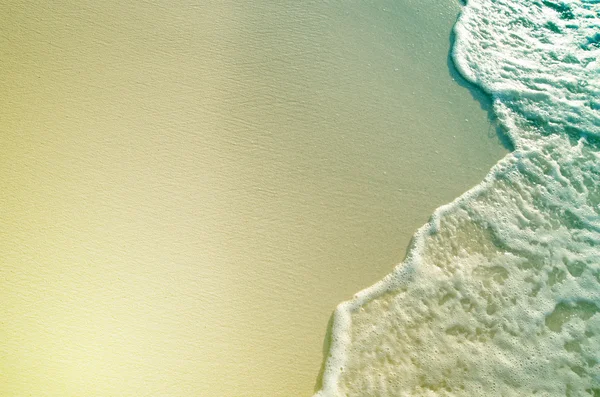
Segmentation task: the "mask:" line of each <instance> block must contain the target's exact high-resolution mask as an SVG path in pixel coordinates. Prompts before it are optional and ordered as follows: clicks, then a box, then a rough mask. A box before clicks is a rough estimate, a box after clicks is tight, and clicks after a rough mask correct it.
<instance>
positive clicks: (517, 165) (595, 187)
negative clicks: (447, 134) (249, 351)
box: [319, 0, 600, 396]
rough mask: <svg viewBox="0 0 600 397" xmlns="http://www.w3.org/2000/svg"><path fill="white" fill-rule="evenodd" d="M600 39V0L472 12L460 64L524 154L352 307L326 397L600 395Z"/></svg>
mask: <svg viewBox="0 0 600 397" xmlns="http://www.w3.org/2000/svg"><path fill="white" fill-rule="evenodd" d="M599 27H600V6H599V5H598V3H597V2H595V1H582V2H578V1H569V2H564V3H554V2H551V1H542V2H529V1H527V2H525V1H514V0H499V1H487V0H471V1H469V3H468V5H467V6H466V7H465V9H464V11H463V13H462V15H461V17H460V19H459V22H458V23H457V25H456V28H455V32H456V45H455V47H454V48H453V55H454V59H455V61H456V63H457V65H458V67H459V69H460V71H461V73H462V74H463V75H464V76H465V77H466V78H468V79H469V80H470V81H472V82H473V83H476V84H478V85H480V86H481V87H482V88H483V89H484V90H485V91H486V92H488V93H489V94H490V95H491V96H492V98H493V100H494V113H495V114H496V115H497V116H498V117H499V119H500V121H501V125H502V126H503V128H504V129H505V130H506V131H507V133H508V134H509V136H510V137H511V140H512V142H513V144H514V147H515V150H514V152H513V153H511V154H509V155H508V156H506V157H505V158H504V159H503V160H502V161H500V162H499V163H498V164H497V165H496V166H495V167H493V168H492V170H491V172H490V174H489V175H488V176H487V177H486V179H485V180H484V181H483V182H482V183H481V184H479V185H478V186H477V187H475V188H474V189H472V190H471V191H469V192H467V193H466V194H465V195H463V196H461V197H460V198H458V199H457V200H455V201H454V202H453V203H451V204H449V205H447V206H443V207H441V208H439V209H438V210H436V212H435V213H434V215H433V217H432V219H431V221H430V222H429V223H428V224H426V225H425V226H423V227H422V228H421V229H420V230H419V232H418V233H417V235H416V237H415V240H414V244H413V246H412V249H411V250H410V252H409V254H408V257H407V259H406V261H405V262H404V263H402V264H400V265H399V266H398V267H397V268H396V269H395V270H394V272H393V273H391V274H390V275H389V276H387V277H386V278H385V279H384V280H382V281H381V282H379V283H377V284H376V285H374V286H373V287H371V288H369V289H366V290H363V291H361V292H360V293H359V294H357V295H356V296H355V297H354V299H353V300H351V301H348V302H345V303H344V304H342V305H340V306H339V308H338V310H337V312H336V316H335V320H334V324H333V333H332V341H333V342H332V349H331V355H330V357H329V359H328V361H327V365H328V366H327V370H326V371H325V377H324V388H323V390H322V391H321V392H320V393H319V395H321V396H329V395H340V394H341V395H348V396H351V395H361V396H362V395H378V396H397V395H411V396H438V395H442V396H446V395H452V396H473V395H487V396H522V395H534V394H535V395H544V396H595V395H598V394H599V393H600V355H599V352H600V348H599V347H600V346H599V343H600V191H599V187H600V151H599V146H598V137H600V108H599V107H598V104H597V103H596V102H597V101H596V98H598V97H599V96H600V78H599V77H600V64H599V63H598V56H599V55H600V48H599V47H598V46H597V35H598V31H599Z"/></svg>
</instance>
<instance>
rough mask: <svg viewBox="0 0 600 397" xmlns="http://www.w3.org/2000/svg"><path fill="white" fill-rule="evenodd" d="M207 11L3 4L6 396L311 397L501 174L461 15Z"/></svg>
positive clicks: (205, 7)
mask: <svg viewBox="0 0 600 397" xmlns="http://www.w3.org/2000/svg"><path fill="white" fill-rule="evenodd" d="M176 3H177V4H176ZM200 3H201V4H202V5H195V4H192V2H167V1H156V2H149V1H143V2H117V1H102V2H87V1H75V2H71V1H59V2H58V1H57V2H52V3H47V4H46V3H43V4H39V2H23V3H21V2H18V3H14V2H9V3H8V4H3V5H0V13H1V14H2V15H4V23H3V26H2V27H1V28H0V29H1V31H2V34H1V35H0V51H1V52H2V57H0V65H1V68H2V77H1V78H0V91H1V92H2V93H3V95H2V99H1V102H0V120H1V124H0V139H1V144H0V159H1V160H0V302H2V304H1V305H0V340H1V342H0V395H2V396H24V395H29V394H31V395H48V396H61V397H67V396H82V395H85V396H109V395H111V396H146V395H147V396H218V397H222V396H282V397H283V396H286V397H290V396H310V395H311V394H312V392H313V390H314V387H315V382H316V379H317V376H318V372H319V367H320V365H321V361H322V357H323V356H322V354H323V341H324V337H325V331H326V327H327V322H328V319H329V316H330V314H331V312H332V310H333V309H334V308H335V306H336V304H337V303H338V302H340V301H342V300H345V299H347V298H349V297H350V296H351V295H352V294H353V293H354V292H356V291H358V290H360V289H362V288H364V287H366V286H368V285H369V284H371V283H373V282H375V281H377V280H378V279H380V278H381V277H382V276H383V275H385V274H386V273H387V272H388V271H389V270H391V268H392V267H393V265H394V264H395V263H397V262H399V261H400V260H401V259H402V257H403V255H404V250H405V248H406V246H407V244H408V241H409V239H410V237H411V235H412V233H413V232H414V231H415V230H416V229H417V227H419V226H420V225H421V224H423V223H424V222H425V221H426V220H427V218H428V216H429V214H430V213H431V212H432V211H433V210H434V209H435V208H436V207H437V206H439V205H441V204H444V203H446V202H449V201H450V200H452V199H453V198H454V197H456V196H458V195H459V194H460V193H462V192H463V191H465V190H466V189H468V188H469V187H471V186H472V185H474V184H476V183H477V182H479V181H480V180H481V178H482V177H483V176H484V175H485V173H486V172H487V170H488V168H489V167H490V166H491V165H492V164H494V163H495V162H496V160H497V159H498V158H500V157H501V156H502V155H503V154H504V152H505V149H503V148H502V147H501V145H500V144H499V142H498V139H497V137H496V136H495V134H494V131H493V129H491V127H490V125H489V122H488V120H487V115H486V113H485V112H484V111H483V110H482V109H481V107H480V104H479V103H478V102H477V101H476V100H475V99H474V98H473V97H472V96H471V94H470V93H469V91H468V90H467V89H465V88H464V87H461V86H460V85H459V84H457V83H456V82H454V81H452V78H451V75H450V73H449V71H448V64H447V56H448V48H449V34H450V30H451V27H452V24H453V22H454V19H455V17H456V14H457V12H458V10H459V6H458V4H454V3H452V2H451V4H446V5H444V4H439V2H436V1H428V2H425V3H423V2H419V1H417V2H416V3H417V4H411V3H409V2H406V1H400V2H397V1H381V2H373V3H370V2H360V3H358V2H356V3H354V2H340V3H338V2H314V3H313V2H310V3H304V2H302V3H301V2H287V1H286V2H280V4H278V5H274V4H272V3H273V2H269V1H258V2H252V3H251V4H250V3H248V4H242V3H241V2H237V1H214V2H213V1H203V2H200ZM429 3H431V4H429ZM467 120H468V121H467Z"/></svg>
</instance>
